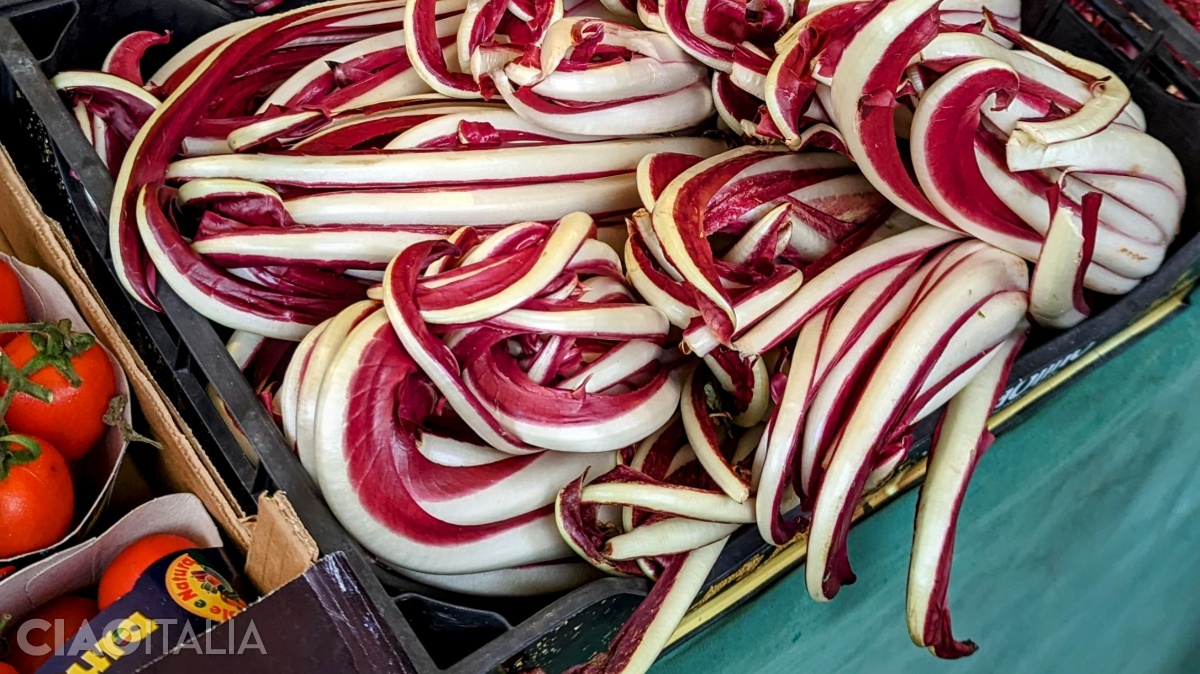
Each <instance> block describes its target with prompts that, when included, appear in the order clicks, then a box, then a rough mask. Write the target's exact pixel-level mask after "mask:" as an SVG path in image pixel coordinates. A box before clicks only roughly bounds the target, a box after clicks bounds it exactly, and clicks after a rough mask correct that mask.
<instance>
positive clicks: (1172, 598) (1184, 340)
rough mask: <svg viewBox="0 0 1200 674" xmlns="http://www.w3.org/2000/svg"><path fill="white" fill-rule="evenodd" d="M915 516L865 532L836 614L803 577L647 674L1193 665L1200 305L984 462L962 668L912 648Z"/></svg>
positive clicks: (968, 542)
mask: <svg viewBox="0 0 1200 674" xmlns="http://www.w3.org/2000/svg"><path fill="white" fill-rule="evenodd" d="M1192 301H1193V303H1200V293H1194V294H1193V296H1192ZM915 508H916V492H911V493H909V494H907V495H905V496H904V497H903V498H901V499H900V500H898V501H897V502H895V503H893V504H892V505H890V506H888V507H887V508H885V509H884V510H883V511H882V512H880V513H878V514H876V515H875V516H873V517H871V518H870V519H868V520H867V521H866V522H864V523H863V524H862V525H861V526H858V527H856V528H855V529H854V531H853V532H852V533H851V536H850V557H851V560H852V562H854V569H855V571H856V572H857V574H858V578H859V580H858V582H857V583H856V584H855V585H852V586H849V587H846V588H844V589H843V590H842V593H841V594H840V595H839V596H838V597H837V598H836V599H835V600H834V601H833V602H832V603H829V604H817V603H816V602H814V601H812V599H810V598H809V597H808V594H807V592H806V591H805V588H804V578H803V572H802V570H798V571H795V572H792V573H791V574H789V575H787V576H785V577H784V578H782V579H781V580H779V581H778V582H777V583H776V584H775V585H774V586H772V587H771V588H770V589H769V590H767V591H766V592H765V593H764V594H763V595H761V596H759V597H758V598H757V599H755V600H754V601H752V602H750V603H749V604H747V605H746V606H744V607H742V608H741V609H739V610H737V611H735V612H734V613H732V614H730V615H728V616H725V617H724V618H723V619H722V620H720V621H719V622H717V623H716V624H714V625H712V626H710V627H709V628H708V629H707V630H705V631H704V632H702V633H701V634H699V635H698V636H697V637H695V638H693V639H692V640H690V641H689V642H687V643H685V644H684V645H683V646H682V647H680V648H679V649H676V650H675V651H673V652H672V653H670V654H668V655H667V656H666V657H665V658H664V659H663V660H662V661H661V662H660V663H658V664H657V665H656V666H655V668H654V669H653V670H652V672H653V674H673V673H685V672H687V673H692V672H730V673H734V672H736V673H738V674H743V673H745V674H750V673H754V674H757V673H759V672H762V673H773V672H780V673H787V674H800V673H802V674H825V673H828V672H854V673H857V672H885V673H888V674H894V673H910V672H915V673H925V672H930V673H934V674H937V673H942V672H947V673H950V672H953V673H954V674H976V673H982V672H988V673H991V672H1006V673H1007V672H1013V673H1018V672H1019V673H1022V674H1024V673H1041V672H1047V673H1049V672H1053V673H1055V674H1074V673H1076V672H1080V673H1083V672H1086V673H1088V674H1106V673H1110V672H1111V673H1113V674H1118V673H1120V674H1125V673H1133V674H1151V673H1154V674H1157V673H1174V672H1180V673H1184V672H1186V673H1189V674H1191V673H1197V672H1200V308H1189V309H1187V310H1185V311H1184V312H1183V313H1182V314H1180V315H1178V316H1176V317H1175V318H1173V319H1171V320H1170V321H1169V322H1168V323H1167V324H1166V325H1164V326H1162V327H1160V328H1159V329H1158V330H1156V331H1155V332H1153V333H1152V334H1150V335H1149V336H1147V337H1145V338H1143V339H1142V340H1140V341H1138V342H1137V343H1136V344H1134V345H1132V346H1131V347H1129V348H1128V349H1127V350H1126V351H1124V352H1123V353H1122V354H1120V355H1118V356H1117V357H1116V358H1115V359H1113V360H1112V361H1110V362H1108V363H1106V364H1104V365H1102V366H1100V367H1099V368H1097V369H1095V370H1093V371H1092V372H1090V373H1089V374H1087V375H1085V376H1084V377H1083V378H1082V379H1080V380H1077V381H1076V382H1075V383H1074V385H1073V386H1071V387H1070V388H1069V389H1068V390H1067V391H1065V392H1063V393H1062V394H1060V395H1059V396H1057V397H1056V398H1055V399H1053V400H1052V401H1050V402H1049V403H1047V404H1046V405H1045V406H1044V407H1042V408H1041V409H1040V410H1039V411H1038V412H1037V413H1036V414H1034V415H1033V416H1032V417H1030V418H1029V419H1027V420H1026V421H1025V422H1024V423H1022V424H1020V425H1019V426H1017V427H1015V428H1012V429H1010V430H1009V431H1008V432H1007V433H1005V434H1004V435H1003V436H1002V437H1001V438H1000V439H999V440H998V441H997V442H996V444H995V445H994V446H993V447H992V449H991V451H990V452H989V453H988V454H987V455H986V456H985V457H984V459H983V461H982V463H981V465H980V467H979V470H978V471H977V473H976V478H975V480H974V482H973V483H972V485H971V489H970V492H969V493H968V495H967V500H966V504H965V506H964V510H963V515H962V519H961V526H960V528H959V532H958V546H957V551H956V556H955V562H954V571H953V576H952V581H951V591H950V606H951V609H952V612H953V617H954V627H955V634H956V635H957V636H958V637H960V638H971V639H974V640H975V641H976V642H977V643H979V644H980V650H979V652H978V653H976V654H975V655H974V656H972V657H971V658H968V659H966V660H959V661H956V662H943V661H939V660H937V659H936V658H934V657H933V656H932V655H930V654H929V653H928V652H926V651H924V650H922V649H918V648H916V647H915V646H913V645H912V642H911V641H909V639H908V633H907V630H906V628H905V622H904V592H905V574H906V573H907V569H908V553H909V547H910V545H911V537H912V520H913V514H914V512H915Z"/></svg>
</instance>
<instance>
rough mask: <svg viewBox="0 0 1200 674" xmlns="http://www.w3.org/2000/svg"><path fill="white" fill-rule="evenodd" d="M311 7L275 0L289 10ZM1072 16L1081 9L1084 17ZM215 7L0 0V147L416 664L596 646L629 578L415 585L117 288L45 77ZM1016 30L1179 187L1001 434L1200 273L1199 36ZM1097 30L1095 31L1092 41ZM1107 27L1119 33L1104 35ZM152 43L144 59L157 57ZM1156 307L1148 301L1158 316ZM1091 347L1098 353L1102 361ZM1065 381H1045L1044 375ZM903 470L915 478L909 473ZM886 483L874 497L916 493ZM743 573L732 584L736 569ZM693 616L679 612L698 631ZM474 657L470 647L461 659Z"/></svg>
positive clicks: (241, 390) (761, 582) (258, 419)
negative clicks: (1065, 69) (227, 419)
mask: <svg viewBox="0 0 1200 674" xmlns="http://www.w3.org/2000/svg"><path fill="white" fill-rule="evenodd" d="M312 1H313V0H300V1H298V2H297V1H295V0H293V2H291V3H285V8H286V7H292V6H296V5H300V4H311V2H312ZM1081 11H1082V14H1081ZM249 15H250V13H249V11H248V10H247V9H246V8H245V7H244V6H242V5H237V4H235V3H230V2H228V1H227V0H211V1H210V0H119V1H113V0H107V1H106V0H17V1H14V0H0V110H2V111H3V114H2V115H0V120H3V123H0V142H2V143H3V144H4V145H5V146H6V147H7V149H8V151H9V152H10V153H11V154H12V155H13V157H14V160H15V161H16V162H17V164H18V166H19V168H20V170H21V172H22V174H23V176H24V177H25V179H26V181H27V182H28V183H29V184H30V187H31V189H32V190H33V191H34V193H35V195H36V196H37V197H38V199H39V201H41V203H42V205H43V208H45V209H46V211H47V212H48V214H49V215H50V216H51V217H53V218H55V219H57V220H58V221H59V222H61V223H63V226H64V229H65V230H66V233H67V236H68V238H69V239H70V240H71V241H72V243H73V245H74V247H75V250H76V252H77V254H78V255H79V257H80V258H81V260H82V262H83V264H84V267H85V268H86V269H87V270H88V272H89V275H90V277H91V279H92V281H93V283H94V284H95V285H96V286H97V288H98V289H99V290H100V292H101V293H102V295H103V296H104V297H105V298H106V299H107V301H108V303H109V308H110V310H111V311H112V313H113V315H114V316H115V317H116V318H117V320H118V321H120V323H121V325H122V326H123V327H124V328H125V330H126V332H127V334H128V335H129V336H130V338H131V339H132V340H133V341H134V344H135V346H136V347H137V348H138V350H139V351H140V353H141V354H142V355H143V357H144V358H145V359H146V361H147V363H148V364H149V365H150V367H151V370H152V371H153V373H154V375H155V377H156V379H157V381H158V382H159V384H160V385H161V386H162V387H163V389H164V390H165V391H166V392H167V394H168V396H169V397H170V399H171V400H172V402H174V403H175V404H176V406H177V407H178V408H179V410H180V412H181V413H182V415H183V417H184V419H185V420H186V421H187V423H188V424H189V425H190V426H191V428H192V430H193V431H194V432H195V434H196V435H197V437H198V438H199V440H200V442H201V445H202V446H203V447H204V448H205V449H206V450H207V451H208V452H209V454H210V459H211V461H212V463H213V465H214V466H215V468H216V470H217V472H218V473H219V474H220V476H221V477H222V478H223V479H224V480H225V481H226V483H227V484H228V485H229V487H230V489H231V491H232V492H233V494H234V496H235V498H236V499H237V501H238V503H239V504H240V505H241V507H242V508H243V509H244V510H246V511H247V512H248V513H252V512H254V510H255V507H256V504H255V496H256V495H257V494H258V493H259V492H261V491H263V490H268V489H279V490H282V491H285V492H287V494H288V496H289V498H290V500H291V501H292V503H293V504H294V505H295V507H296V510H297V512H298V514H299V515H300V517H301V519H302V520H303V521H304V523H305V525H306V526H307V528H308V530H309V531H310V532H311V533H312V535H313V537H314V538H315V539H316V540H317V543H318V545H319V546H320V549H321V552H322V553H332V552H336V551H344V552H346V553H347V556H348V559H349V561H350V564H351V566H352V568H353V570H354V572H355V574H356V575H357V577H358V579H359V581H360V582H361V584H362V587H363V590H364V591H365V593H366V594H367V596H368V597H369V599H370V600H371V601H372V602H373V604H374V605H375V607H376V608H377V609H378V610H379V612H380V614H381V617H382V618H383V620H384V622H385V623H386V624H387V625H389V626H390V628H391V629H392V630H393V632H394V634H395V636H396V638H397V641H398V642H399V644H400V646H401V647H402V649H403V651H404V652H405V653H406V654H407V656H408V658H409V660H410V662H409V663H408V664H409V665H410V667H409V668H408V670H409V671H415V672H420V673H421V674H427V673H430V674H431V673H434V672H441V671H446V672H453V673H454V674H474V673H476V672H490V671H509V670H511V669H514V668H516V669H519V668H521V667H525V666H533V665H541V666H544V667H546V669H547V671H550V672H556V671H560V670H561V669H564V668H565V667H566V666H568V665H570V664H574V663H577V662H580V661H582V660H584V659H586V658H587V657H588V656H589V655H591V654H592V653H593V652H596V651H598V650H601V649H603V648H604V647H605V646H606V645H607V643H608V641H609V640H610V639H611V637H612V635H613V634H614V633H615V631H616V629H618V628H619V626H620V624H621V623H622V622H623V621H624V619H625V618H626V617H627V616H628V614H629V613H630V612H631V611H632V610H633V608H634V607H635V606H636V604H637V602H638V601H639V600H640V598H641V596H643V595H644V593H645V591H646V589H647V584H646V583H645V581H642V580H638V579H604V580H599V581H595V582H593V583H590V584H588V585H586V586H584V587H582V588H580V589H578V590H576V591H574V592H571V593H569V594H567V595H565V596H563V597H561V598H558V599H557V600H555V601H553V602H552V603H550V604H549V605H547V604H546V601H545V600H515V601H504V602H502V601H497V600H481V599H478V598H470V597H462V596H455V595H452V594H448V593H445V592H441V591H437V590H433V589H430V588H426V587H423V586H421V585H419V584H417V583H413V582H411V581H408V580H406V579H403V578H401V577H399V576H397V575H395V574H393V573H390V572H389V571H388V570H387V569H385V568H383V567H381V566H380V565H378V564H376V563H375V562H374V561H373V560H372V559H371V558H370V557H369V556H368V555H367V554H366V553H364V551H363V550H362V548H361V547H360V546H358V544H357V543H356V542H355V541H353V540H352V539H351V538H350V537H349V536H348V535H347V533H346V532H345V530H344V529H342V527H341V526H340V525H339V524H338V523H337V521H336V520H335V519H334V518H333V516H332V514H331V513H330V512H329V510H328V509H327V508H326V506H325V505H324V503H323V501H322V500H321V499H320V497H319V496H317V494H316V492H315V491H314V487H313V485H312V483H311V481H310V480H309V478H308V475H307V473H306V472H305V471H304V470H303V469H302V468H301V466H300V464H299V462H298V461H297V459H296V458H295V456H294V455H293V454H292V452H291V451H290V450H289V449H288V448H287V446H286V444H285V443H284V440H283V437H282V434H281V433H280V431H279V430H278V429H277V428H276V426H275V425H274V423H273V422H272V420H271V418H270V417H269V415H268V414H267V412H266V410H265V409H264V408H263V406H262V404H261V402H260V401H259V399H258V398H257V397H256V396H255V395H254V393H253V391H252V390H251V388H250V386H249V384H248V383H247V381H246V380H245V378H244V377H243V376H242V374H241V372H239V370H238V368H237V367H236V366H235V365H234V364H233V362H232V360H231V359H230V358H229V357H228V355H227V353H226V351H225V347H224V342H223V337H222V335H223V334H225V333H224V332H223V331H221V330H220V329H218V328H216V327H215V326H213V325H212V324H210V323H209V322H208V321H207V320H206V319H204V318H203V317H201V316H199V315H198V314H196V313H195V312H193V311H192V310H191V309H190V308H189V307H187V306H186V305H185V304H183V302H182V301H181V300H180V299H179V298H178V297H177V296H176V295H175V294H174V293H173V292H171V291H170V289H169V288H167V287H166V286H165V285H164V286H162V288H160V292H159V298H160V300H161V302H162V304H163V307H164V309H165V313H163V314H157V313H154V312H151V311H149V310H147V309H145V308H144V307H142V306H141V305H139V304H137V303H136V302H134V301H133V300H132V299H131V298H130V297H128V296H127V295H126V294H125V293H124V291H123V290H122V288H121V286H120V285H119V284H118V282H117V281H116V278H115V276H114V275H113V272H112V261H111V256H110V255H109V251H108V234H107V223H106V217H107V212H108V208H107V205H108V204H109V202H110V201H111V197H112V190H113V183H112V179H111V177H110V176H109V174H108V172H107V170H106V169H105V168H104V167H103V166H102V165H101V164H100V161H99V159H98V158H97V157H96V155H95V154H94V152H93V150H92V148H91V146H90V145H89V144H88V143H87V142H86V140H85V139H84V137H83V135H82V133H81V132H80V131H79V129H78V128H77V126H76V123H75V120H74V118H73V117H72V116H71V115H70V113H69V112H68V110H67V108H66V106H65V105H63V103H62V102H61V100H60V99H59V97H58V96H57V94H56V93H55V92H54V91H53V89H52V88H51V87H50V85H49V82H48V79H47V76H49V75H53V74H54V73H55V72H58V71H60V70H64V69H69V68H94V67H96V66H97V65H98V64H99V63H100V61H101V60H102V59H103V56H104V54H105V53H106V52H107V50H108V48H109V47H110V46H111V45H112V43H113V42H115V40H116V39H117V38H118V37H120V36H122V35H124V34H125V33H128V32H129V31H133V30H139V29H154V30H160V31H161V30H163V29H168V28H169V29H171V30H172V31H174V35H173V39H172V46H173V47H174V48H179V47H180V46H181V45H184V44H187V43H188V42H189V41H190V40H192V39H194V38H195V37H197V36H199V35H200V34H203V33H204V32H206V31H208V30H211V29H212V28H214V27H216V26H218V25H221V24H224V23H227V22H229V21H231V20H235V19H237V18H244V17H246V16H249ZM1024 22H1025V31H1026V32H1027V33H1028V34H1030V35H1033V36H1034V37H1037V38H1039V39H1042V40H1045V41H1047V42H1049V43H1051V44H1054V45H1056V46H1059V47H1063V48H1066V49H1069V50H1071V51H1073V52H1075V53H1077V54H1079V55H1081V56H1084V57H1087V58H1090V59H1093V60H1096V61H1099V62H1101V63H1104V64H1105V65H1106V66H1108V67H1110V68H1112V69H1113V70H1114V71H1115V72H1116V73H1117V74H1118V75H1119V76H1121V77H1122V78H1123V79H1125V81H1126V82H1127V83H1128V84H1129V86H1130V88H1131V90H1132V91H1133V95H1134V98H1135V100H1137V101H1138V102H1139V103H1140V104H1141V105H1142V107H1143V108H1144V109H1145V111H1146V117H1147V120H1148V124H1149V128H1150V131H1151V133H1153V134H1154V135H1156V136H1157V137H1158V138H1160V139H1162V140H1163V141H1164V142H1166V143H1167V144H1168V145H1169V146H1170V147H1171V148H1172V149H1173V150H1174V151H1175V152H1176V154H1177V155H1178V156H1179V158H1180V161H1181V162H1182V163H1183V166H1184V171H1185V174H1186V176H1187V179H1188V187H1189V194H1190V196H1189V201H1188V208H1187V211H1186V213H1185V215H1184V225H1183V233H1182V234H1181V236H1180V237H1179V239H1178V240H1177V242H1176V244H1175V246H1174V248H1173V250H1172V254H1171V255H1170V257H1169V258H1168V260H1167V261H1166V263H1165V264H1164V265H1163V267H1162V269H1161V270H1160V271H1159V272H1158V273H1157V274H1155V275H1154V276H1153V277H1151V278H1150V279H1147V280H1146V281H1145V282H1143V283H1142V284H1141V285H1140V286H1139V287H1138V288H1137V289H1135V290H1134V291H1133V292H1131V293H1130V294H1128V295H1126V296H1124V297H1121V298H1114V299H1113V300H1112V301H1111V302H1110V303H1109V304H1106V305H1104V306H1102V307H1097V308H1098V309H1100V310H1099V311H1097V313H1096V315H1094V317H1093V318H1091V319H1089V320H1088V321H1086V322H1085V323H1084V324H1082V325H1080V326H1078V327H1077V328H1075V329H1073V330H1071V331H1069V332H1066V333H1061V334H1054V333H1042V334H1036V335H1035V336H1034V337H1033V339H1031V341H1030V343H1029V344H1028V345H1027V347H1026V350H1025V352H1024V353H1023V354H1022V355H1021V356H1020V358H1019V359H1018V360H1017V363H1016V365H1015V367H1014V368H1013V372H1012V376H1011V378H1010V382H1009V391H1008V393H1007V394H1006V395H1005V397H1004V399H1003V400H1002V405H1006V406H1010V409H1008V410H1006V412H1004V413H1002V414H1000V415H999V417H998V419H1000V420H1002V422H1001V423H1000V428H997V429H996V430H997V431H1000V430H1002V428H1003V427H1004V426H1006V425H1008V424H1011V423H1014V422H1015V421H1016V420H1017V419H1019V418H1020V417H1021V416H1023V415H1024V414H1026V413H1028V411H1030V410H1031V409H1033V407H1034V406H1035V403H1036V402H1037V401H1038V400H1041V399H1043V398H1044V397H1045V395H1046V394H1047V393H1049V392H1051V391H1052V390H1053V389H1054V388H1055V386H1057V385H1061V384H1062V383H1063V381H1064V380H1065V379H1068V378H1069V377H1070V376H1074V375H1075V374H1078V373H1079V372H1081V371H1083V370H1085V369H1086V367H1088V366H1091V365H1094V364H1095V363H1097V362H1100V361H1101V360H1103V358H1105V357H1108V356H1110V355H1111V354H1112V353H1114V349H1113V348H1112V347H1113V346H1114V345H1119V343H1120V342H1121V340H1122V339H1124V338H1126V337H1129V336H1132V335H1133V334H1136V333H1138V332H1140V331H1141V330H1143V329H1145V328H1146V327H1147V326H1148V325H1150V324H1152V323H1153V321H1155V320H1160V319H1161V318H1163V317H1165V315H1168V314H1169V313H1170V311H1171V310H1172V307H1173V306H1175V305H1173V304H1167V305H1164V306H1160V305H1162V303H1163V302H1164V300H1166V299H1167V298H1170V297H1177V296H1178V295H1179V294H1180V292H1181V291H1182V290H1183V289H1184V288H1186V287H1187V286H1188V285H1190V284H1191V283H1193V282H1194V280H1195V279H1196V278H1197V276H1200V237H1198V236H1197V230H1198V229H1200V221H1198V220H1200V199H1198V198H1197V196H1196V195H1197V192H1198V191H1200V128H1198V127H1200V77H1197V75H1196V73H1198V72H1200V36H1198V35H1197V34H1195V33H1194V32H1192V31H1191V30H1190V27H1188V26H1187V25H1186V23H1183V22H1182V20H1180V19H1179V17H1177V16H1176V15H1174V13H1173V12H1171V10H1170V9H1168V8H1166V7H1164V6H1162V5H1161V4H1159V3H1158V0H1026V6H1025V16H1024ZM1102 33H1103V35H1104V36H1103V37H1102ZM1114 35H1116V36H1118V37H1117V38H1114V39H1109V38H1112V37H1113V36H1114ZM169 52H170V49H169V48H166V49H160V50H155V51H152V52H151V53H150V56H149V58H147V65H148V66H149V67H154V66H155V65H157V63H155V61H158V62H161V61H163V60H165V58H166V57H167V55H168V54H169ZM1156 307H1158V309H1157V310H1155V308H1156ZM1097 355H1099V357H1096V356H1097ZM1060 372H1062V373H1063V375H1062V376H1060V377H1055V378H1053V379H1052V377H1053V375H1055V374H1056V373H1060ZM207 385H211V386H212V387H213V388H214V389H215V390H216V391H217V392H218V393H219V395H220V396H221V397H222V398H223V399H224V401H225V403H226V406H227V408H228V409H229V410H230V412H231V414H232V416H233V418H234V419H235V420H236V421H237V424H238V426H239V427H240V428H241V429H242V431H243V432H244V434H245V435H246V437H247V438H248V439H249V440H250V442H251V443H253V445H254V446H255V448H256V449H257V453H258V458H257V461H253V460H251V459H249V458H247V457H246V455H245V454H244V453H243V452H242V450H241V448H240V446H239V444H238V442H237V441H236V440H235V437H234V434H233V433H232V432H231V431H230V430H229V428H228V427H227V426H226V425H225V423H224V421H223V420H222V418H221V416H220V415H219V414H218V412H217V410H216V408H215V406H214V405H213V404H212V402H211V401H210V400H209V398H208V396H207V395H206V392H205V387H206V386H207ZM931 427H932V421H931V420H930V421H927V422H926V424H925V427H924V428H923V429H918V432H917V438H918V439H919V441H918V442H917V443H915V446H914V453H913V458H914V459H915V458H916V457H918V456H920V455H921V454H923V453H924V451H925V450H926V448H927V445H928V435H929V431H930V430H931ZM910 475H911V473H910ZM914 483H915V481H914V480H912V479H909V480H902V481H899V482H897V483H894V484H893V485H892V486H893V488H892V489H891V490H890V491H888V493H886V494H879V495H877V496H876V497H875V498H874V499H873V501H872V503H873V505H874V506H875V507H878V506H880V505H882V504H883V503H886V502H887V501H888V500H890V499H891V498H894V497H895V496H896V495H898V494H900V493H902V492H903V491H904V490H905V489H907V488H910V487H911V486H912V485H913V484H914ZM801 551H802V548H796V547H792V548H783V549H780V550H775V549H774V548H771V547H769V546H767V545H765V544H764V543H763V542H762V540H761V538H760V537H759V535H758V533H757V531H756V530H755V528H754V527H744V528H743V529H742V530H741V531H739V532H738V533H737V534H735V535H734V537H733V539H732V540H731V541H730V543H729V544H728V545H727V546H726V549H725V551H724V553H723V555H722V557H721V560H720V562H719V563H718V565H717V568H716V569H714V571H713V573H712V575H711V577H710V578H709V581H708V588H709V590H708V591H707V592H706V593H704V594H703V595H702V597H703V599H702V601H711V605H710V607H709V610H707V611H706V612H705V613H707V614H710V615H713V614H721V613H723V612H725V611H727V610H729V609H730V608H732V607H734V606H736V605H737V604H740V603H741V602H744V601H746V600H748V599H749V598H750V597H752V596H753V594H754V593H756V592H758V591H760V590H761V589H762V588H763V587H765V586H766V584H767V583H768V582H769V581H770V580H771V579H773V578H775V577H778V575H780V574H782V573H783V572H785V571H786V570H788V569H790V568H792V567H794V566H795V565H796V564H798V563H799V561H800V560H801V559H802V555H801V554H800V552H801ZM735 577H736V578H738V579H740V580H739V581H737V582H730V581H731V580H732V579H733V578H735ZM703 622H704V621H703V620H691V621H688V624H690V625H692V626H696V625H699V624H702V623H703ZM464 652H469V654H468V655H465V657H464V655H463V653H464Z"/></svg>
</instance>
